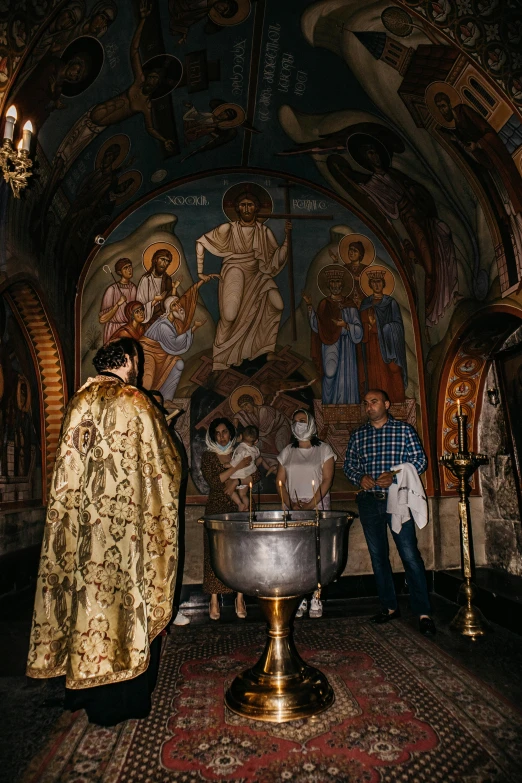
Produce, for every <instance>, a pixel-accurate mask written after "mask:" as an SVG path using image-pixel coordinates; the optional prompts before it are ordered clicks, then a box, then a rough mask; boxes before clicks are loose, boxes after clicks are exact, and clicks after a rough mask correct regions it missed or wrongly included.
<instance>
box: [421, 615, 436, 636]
mask: <svg viewBox="0 0 522 783" xmlns="http://www.w3.org/2000/svg"><path fill="white" fill-rule="evenodd" d="M419 631H420V632H421V634H422V635H423V636H435V634H436V633H437V629H436V628H435V623H434V622H433V620H432V619H431V617H421V619H420V620H419Z"/></svg>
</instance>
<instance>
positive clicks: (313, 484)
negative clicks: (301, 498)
mask: <svg viewBox="0 0 522 783" xmlns="http://www.w3.org/2000/svg"><path fill="white" fill-rule="evenodd" d="M312 499H313V501H314V506H315V513H316V514H317V513H318V508H317V500H316V497H315V481H314V480H313V479H312Z"/></svg>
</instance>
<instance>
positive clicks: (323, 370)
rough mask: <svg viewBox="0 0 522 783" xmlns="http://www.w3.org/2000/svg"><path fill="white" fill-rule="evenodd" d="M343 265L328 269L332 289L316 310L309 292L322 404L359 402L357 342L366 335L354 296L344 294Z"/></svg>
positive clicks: (329, 286) (311, 323) (326, 274)
mask: <svg viewBox="0 0 522 783" xmlns="http://www.w3.org/2000/svg"><path fill="white" fill-rule="evenodd" d="M345 274H346V271H345V270H344V269H342V268H340V269H332V268H331V267H330V268H329V269H327V270H325V276H326V279H327V281H328V288H329V290H330V293H329V295H328V296H327V297H325V299H322V300H321V301H320V302H319V306H318V308H317V311H315V310H314V308H313V306H312V300H311V298H310V297H309V296H308V295H307V294H303V299H304V301H305V302H306V304H307V306H308V319H309V321H310V327H311V329H312V350H311V355H312V360H313V361H314V364H315V365H316V367H317V369H318V370H319V372H320V374H321V379H322V387H323V395H322V399H323V405H346V404H350V403H358V402H360V397H359V377H358V370H357V353H356V346H357V343H360V342H361V340H362V338H363V327H362V324H361V320H360V318H359V314H358V312H357V308H356V307H355V303H354V301H353V300H352V299H350V298H348V297H346V296H344V295H343V278H344V275H345Z"/></svg>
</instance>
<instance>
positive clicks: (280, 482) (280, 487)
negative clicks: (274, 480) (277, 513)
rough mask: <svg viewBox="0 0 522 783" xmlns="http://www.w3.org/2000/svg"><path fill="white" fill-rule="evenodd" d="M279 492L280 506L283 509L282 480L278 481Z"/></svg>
mask: <svg viewBox="0 0 522 783" xmlns="http://www.w3.org/2000/svg"><path fill="white" fill-rule="evenodd" d="M279 494H280V496H281V508H282V509H283V510H284V507H285V503H284V500H283V482H282V481H279Z"/></svg>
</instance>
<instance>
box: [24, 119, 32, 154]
mask: <svg viewBox="0 0 522 783" xmlns="http://www.w3.org/2000/svg"><path fill="white" fill-rule="evenodd" d="M32 132H33V123H32V122H31V120H27V122H26V123H25V125H24V128H23V133H22V149H23V150H25V152H29V150H30V148H31V134H32Z"/></svg>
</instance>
